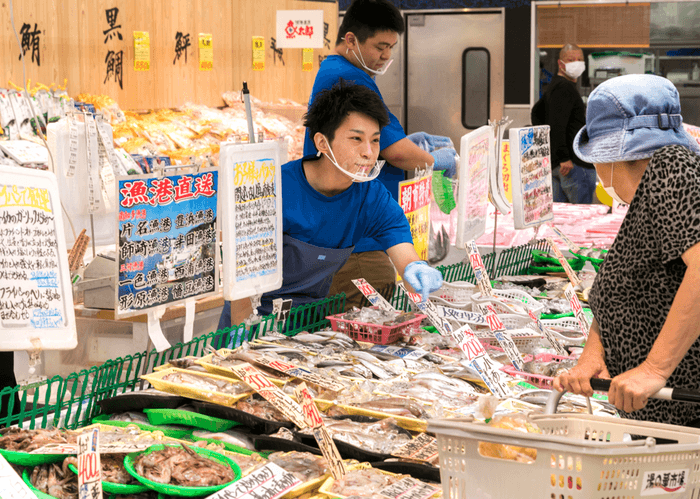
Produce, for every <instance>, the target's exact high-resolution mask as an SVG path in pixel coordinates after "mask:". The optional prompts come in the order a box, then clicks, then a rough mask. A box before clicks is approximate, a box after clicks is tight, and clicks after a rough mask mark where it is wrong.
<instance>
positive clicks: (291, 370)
mask: <svg viewBox="0 0 700 499" xmlns="http://www.w3.org/2000/svg"><path fill="white" fill-rule="evenodd" d="M254 360H255V363H256V364H260V365H263V366H265V367H269V368H270V369H274V370H276V371H279V372H282V373H285V374H288V375H289V376H294V377H295V378H299V379H303V380H304V381H307V382H309V383H312V384H314V385H318V386H321V387H323V388H326V389H328V390H332V391H334V392H337V391H340V390H342V389H343V388H345V385H343V384H342V383H340V382H338V381H336V380H334V379H333V378H330V377H328V376H324V375H322V374H319V373H315V372H312V371H310V370H308V369H306V368H305V367H300V366H297V365H295V364H292V363H291V362H286V361H283V360H279V359H270V358H268V357H265V356H264V355H260V356H257V357H255V358H254Z"/></svg>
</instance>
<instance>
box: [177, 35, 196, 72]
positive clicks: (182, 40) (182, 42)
mask: <svg viewBox="0 0 700 499" xmlns="http://www.w3.org/2000/svg"><path fill="white" fill-rule="evenodd" d="M190 45H192V42H191V41H190V34H189V33H182V32H181V31H178V32H176V33H175V58H174V59H173V65H174V64H175V63H176V62H177V61H179V60H180V57H182V56H183V55H184V56H185V57H184V59H185V64H187V49H188V47H189V46H190Z"/></svg>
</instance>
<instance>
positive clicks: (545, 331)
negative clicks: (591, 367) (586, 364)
mask: <svg viewBox="0 0 700 499" xmlns="http://www.w3.org/2000/svg"><path fill="white" fill-rule="evenodd" d="M527 313H528V315H529V316H530V319H532V322H533V324H534V326H533V329H534V330H535V331H537V332H538V333H540V334H541V335H542V336H544V337H545V339H546V340H547V341H548V342H549V344H550V345H552V348H554V351H555V352H556V353H557V355H568V354H567V353H566V349H565V348H564V347H563V346H562V345H561V343H559V342H558V341H557V339H556V338H555V337H554V335H553V334H552V331H551V330H550V329H549V328H547V327H544V324H542V321H541V320H539V319H538V318H537V317H535V314H533V313H532V310H528V311H527Z"/></svg>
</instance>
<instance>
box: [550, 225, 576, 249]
mask: <svg viewBox="0 0 700 499" xmlns="http://www.w3.org/2000/svg"><path fill="white" fill-rule="evenodd" d="M548 225H549V228H550V229H552V230H553V231H554V233H555V234H556V235H557V236H559V239H561V240H562V241H564V244H566V246H567V247H568V248H569V251H571V252H572V253H578V252H579V251H580V250H581V248H579V247H578V246H576V245H575V244H574V242H573V241H572V240H571V239H569V237H568V236H567V235H566V234H564V233H563V232H562V231H561V229H560V228H559V227H557V226H556V225H554V224H548Z"/></svg>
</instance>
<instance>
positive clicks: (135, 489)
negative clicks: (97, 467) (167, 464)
mask: <svg viewBox="0 0 700 499" xmlns="http://www.w3.org/2000/svg"><path fill="white" fill-rule="evenodd" d="M68 468H69V469H70V470H71V471H72V472H73V473H75V474H76V475H77V474H78V468H76V466H75V465H74V464H72V463H71V464H69V465H68ZM148 490H150V489H149V488H148V487H146V486H145V485H143V484H125V483H114V482H108V481H106V480H102V491H103V492H108V493H110V494H140V493H141V492H148Z"/></svg>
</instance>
